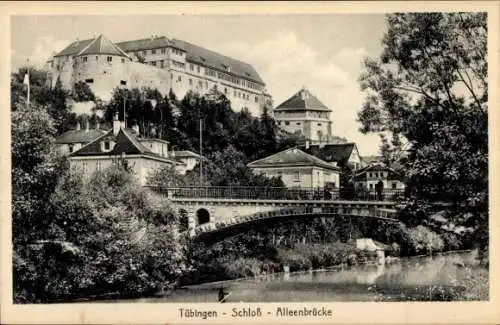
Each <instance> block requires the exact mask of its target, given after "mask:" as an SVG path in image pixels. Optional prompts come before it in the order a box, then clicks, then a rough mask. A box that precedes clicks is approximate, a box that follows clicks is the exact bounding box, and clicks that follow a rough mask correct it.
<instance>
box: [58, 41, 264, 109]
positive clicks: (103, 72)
mask: <svg viewBox="0 0 500 325" xmlns="http://www.w3.org/2000/svg"><path fill="white" fill-rule="evenodd" d="M48 64H49V66H50V71H51V75H52V85H53V86H54V85H55V83H56V81H57V79H58V78H60V80H61V83H62V85H63V87H64V88H67V89H71V88H72V87H73V85H74V84H75V83H77V82H79V81H83V82H85V83H87V84H88V85H89V86H90V88H91V89H92V91H93V92H94V94H95V95H96V96H98V97H99V98H101V99H102V100H104V101H107V100H109V99H110V98H111V95H112V91H113V89H115V88H116V87H126V88H129V89H131V88H142V87H150V88H156V89H158V90H159V91H160V92H161V93H162V94H163V95H165V94H167V93H168V92H169V91H170V89H172V90H173V92H174V93H175V94H176V96H177V97H178V98H182V97H183V96H184V95H185V94H186V93H187V92H188V91H189V90H192V91H195V92H198V93H200V94H204V93H207V92H208V91H209V90H210V89H212V88H213V87H216V88H217V89H218V90H219V91H220V92H222V93H224V94H225V95H226V96H227V97H228V99H229V100H230V101H231V105H232V108H233V109H234V110H236V111H238V110H240V109H241V108H243V107H246V108H248V109H249V111H250V112H252V113H253V114H259V113H260V112H261V109H262V107H263V106H264V105H268V106H269V107H272V101H271V96H270V95H269V94H268V93H267V91H266V88H265V83H264V81H263V80H262V79H261V78H260V76H259V74H258V73H257V71H255V69H254V68H253V67H252V66H251V65H250V64H248V63H245V62H242V61H239V60H236V59H233V58H230V57H227V56H224V55H221V54H219V53H216V52H213V51H210V50H207V49H205V48H202V47H200V46H197V45H194V44H190V43H187V42H185V41H181V40H177V39H169V38H167V37H165V36H155V37H151V38H146V39H139V40H133V41H127V42H121V43H116V44H115V43H113V42H111V41H110V40H109V39H107V38H106V37H104V36H103V35H99V36H97V37H95V38H93V39H87V40H77V41H75V42H73V43H71V44H70V45H68V46H67V47H66V48H65V49H63V50H62V51H60V52H59V53H57V54H55V55H54V56H53V58H51V59H50V60H49V61H48Z"/></svg>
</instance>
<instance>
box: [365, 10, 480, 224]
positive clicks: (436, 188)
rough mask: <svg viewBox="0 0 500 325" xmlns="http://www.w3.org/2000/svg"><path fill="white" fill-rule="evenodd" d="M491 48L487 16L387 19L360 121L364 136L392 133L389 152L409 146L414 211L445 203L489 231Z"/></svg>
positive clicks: (369, 65)
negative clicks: (489, 52)
mask: <svg viewBox="0 0 500 325" xmlns="http://www.w3.org/2000/svg"><path fill="white" fill-rule="evenodd" d="M486 44H487V22H486V13H405V14H390V15H388V16H387V32H386V33H385V35H384V38H383V42H382V45H383V50H382V53H381V55H380V57H379V58H378V59H368V60H366V61H365V64H364V67H365V72H364V73H363V74H362V75H361V77H360V83H361V87H362V89H363V90H365V91H366V92H367V97H366V101H365V103H364V105H363V108H362V109H361V111H360V112H359V113H358V119H359V121H360V123H361V131H363V132H365V133H367V132H386V133H389V134H391V136H392V139H393V141H392V143H391V144H389V142H388V141H386V142H385V143H384V146H385V148H384V150H385V151H386V152H388V151H390V147H391V146H392V147H393V149H394V150H396V151H402V150H403V148H404V147H407V148H408V150H407V152H408V157H407V161H406V163H405V166H404V167H405V168H404V170H405V171H406V176H407V178H408V180H409V181H408V182H409V183H408V186H409V187H410V189H411V198H410V201H409V204H408V206H413V207H417V209H420V208H422V207H424V206H426V205H429V204H431V205H432V204H435V203H438V202H443V201H445V202H448V203H452V204H453V206H454V208H455V209H456V211H460V212H470V211H472V212H474V214H475V216H476V220H477V224H478V225H479V224H481V225H485V224H486V227H487V219H488V217H487V213H486V211H487V207H488V200H487V196H488V141H487V139H488V136H487V132H488V125H487V121H488V116H487V109H488V102H487V101H488V95H487V94H488V83H487V48H486Z"/></svg>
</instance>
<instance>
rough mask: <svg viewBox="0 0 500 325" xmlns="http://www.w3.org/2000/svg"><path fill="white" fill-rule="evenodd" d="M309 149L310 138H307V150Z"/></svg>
mask: <svg viewBox="0 0 500 325" xmlns="http://www.w3.org/2000/svg"><path fill="white" fill-rule="evenodd" d="M308 149H309V140H306V150H308Z"/></svg>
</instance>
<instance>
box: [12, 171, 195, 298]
mask: <svg viewBox="0 0 500 325" xmlns="http://www.w3.org/2000/svg"><path fill="white" fill-rule="evenodd" d="M50 203H51V206H52V209H51V213H50V214H48V215H47V219H48V220H49V222H50V224H51V225H52V226H53V228H57V229H58V231H57V233H58V237H53V238H51V240H50V241H49V245H42V247H41V251H39V253H38V254H33V255H29V254H23V253H21V254H20V255H19V256H18V262H17V264H16V265H17V268H16V269H15V272H14V273H15V276H16V277H18V278H19V279H20V280H21V283H24V285H25V287H24V289H26V290H27V291H28V293H30V294H28V296H30V297H31V299H35V300H39V301H42V302H49V301H54V300H56V299H75V298H79V297H88V296H89V295H95V294H97V295H99V294H104V293H113V292H117V293H119V295H120V296H121V297H130V296H139V295H145V294H151V293H156V292H158V291H162V290H166V289H170V288H173V287H174V286H175V285H176V283H177V279H178V278H179V277H180V275H181V273H182V272H184V271H185V269H186V264H185V261H184V255H183V249H182V246H181V241H180V238H179V236H178V216H176V215H174V214H173V213H172V211H171V210H170V208H169V207H168V205H160V206H158V205H157V204H154V203H153V202H152V201H151V199H150V197H149V196H148V195H147V193H146V192H145V190H144V189H142V188H141V186H140V185H139V184H138V183H137V181H136V180H135V178H134V177H133V175H131V174H130V173H129V172H127V171H126V170H125V169H124V168H122V167H121V165H115V166H112V167H110V168H108V169H106V170H104V171H101V172H97V173H96V174H95V175H93V176H92V177H91V179H90V180H88V181H85V180H84V179H83V178H82V175H80V174H78V172H76V171H69V172H68V174H65V175H64V176H63V177H62V178H61V180H60V182H59V183H58V186H57V188H56V189H55V191H54V193H53V195H52V196H51V198H50ZM57 242H63V243H70V244H71V245H72V246H74V247H75V250H74V252H73V253H72V254H69V256H68V254H66V255H65V254H63V252H60V251H58V250H55V251H54V249H53V248H51V246H53V245H50V243H57ZM66 245H67V244H66ZM33 249H34V248H32V247H30V250H33ZM19 260H20V261H19ZM23 261H24V264H23V263H22V262H23ZM26 263H27V265H26ZM26 276H31V278H28V279H27V278H26ZM25 296H26V294H25Z"/></svg>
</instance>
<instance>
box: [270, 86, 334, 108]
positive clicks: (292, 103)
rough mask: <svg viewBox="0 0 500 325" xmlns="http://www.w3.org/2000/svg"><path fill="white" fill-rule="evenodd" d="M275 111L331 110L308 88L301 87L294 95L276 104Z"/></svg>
mask: <svg viewBox="0 0 500 325" xmlns="http://www.w3.org/2000/svg"><path fill="white" fill-rule="evenodd" d="M274 110H275V111H304V110H309V111H325V112H331V111H332V110H331V109H329V108H328V107H326V105H325V104H323V103H322V102H320V100H319V99H318V98H316V97H315V96H314V95H313V94H311V93H310V92H309V90H307V89H305V88H302V89H301V90H299V91H298V92H297V93H296V94H295V95H293V96H292V97H290V98H288V99H287V100H285V101H284V102H283V103H281V104H280V105H278V106H277V107H276V108H275V109H274Z"/></svg>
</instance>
